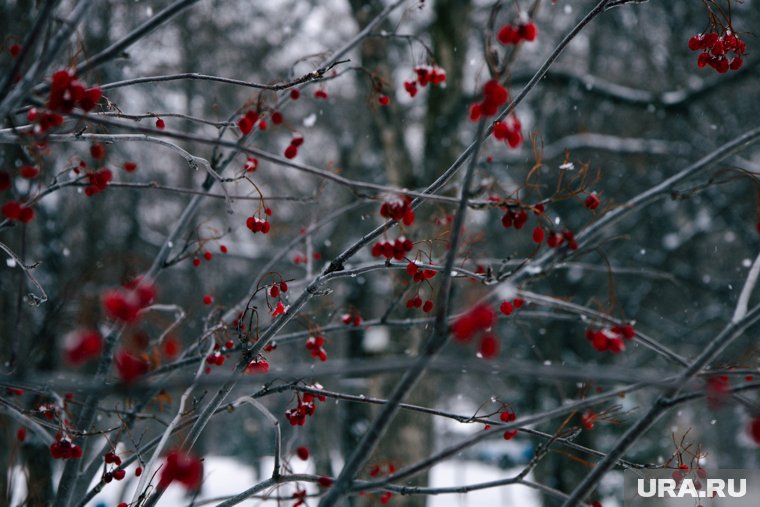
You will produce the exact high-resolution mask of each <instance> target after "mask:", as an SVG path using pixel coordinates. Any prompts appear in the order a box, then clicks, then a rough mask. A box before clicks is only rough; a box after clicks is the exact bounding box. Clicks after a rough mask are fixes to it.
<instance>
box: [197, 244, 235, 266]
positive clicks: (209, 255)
mask: <svg viewBox="0 0 760 507" xmlns="http://www.w3.org/2000/svg"><path fill="white" fill-rule="evenodd" d="M219 249H220V250H221V252H222V253H227V252H228V250H227V247H226V246H224V245H222V246H221V247H219ZM203 258H204V259H206V261H207V262H211V260H212V259H213V258H214V254H212V253H211V252H209V251H208V250H206V251H204V252H203ZM200 265H201V258H200V257H198V256H197V255H196V256H195V257H193V266H195V267H196V268H197V267H199V266H200Z"/></svg>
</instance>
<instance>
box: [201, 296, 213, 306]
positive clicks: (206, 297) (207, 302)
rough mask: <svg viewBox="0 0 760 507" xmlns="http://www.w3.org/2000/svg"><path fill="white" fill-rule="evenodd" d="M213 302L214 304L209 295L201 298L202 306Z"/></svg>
mask: <svg viewBox="0 0 760 507" xmlns="http://www.w3.org/2000/svg"><path fill="white" fill-rule="evenodd" d="M213 302H214V298H212V297H211V296H210V295H209V294H206V295H205V296H203V304H204V305H210V304H211V303H213Z"/></svg>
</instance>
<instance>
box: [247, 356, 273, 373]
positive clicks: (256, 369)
mask: <svg viewBox="0 0 760 507" xmlns="http://www.w3.org/2000/svg"><path fill="white" fill-rule="evenodd" d="M268 371H269V361H267V360H266V359H264V357H262V356H259V357H257V358H256V359H254V360H253V361H251V362H250V363H248V366H246V367H245V372H246V373H248V374H251V373H267V372H268Z"/></svg>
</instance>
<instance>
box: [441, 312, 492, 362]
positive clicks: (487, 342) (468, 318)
mask: <svg viewBox="0 0 760 507" xmlns="http://www.w3.org/2000/svg"><path fill="white" fill-rule="evenodd" d="M495 322H496V314H495V313H494V311H493V309H492V308H491V307H490V306H488V305H486V304H478V305H476V306H474V307H473V308H472V309H470V310H469V311H468V312H466V313H464V314H462V315H460V316H459V317H458V318H457V320H455V321H454V323H453V324H452V325H451V333H452V334H453V335H454V338H455V339H456V340H457V341H458V342H460V343H469V342H471V341H472V339H473V338H474V337H475V336H480V346H479V353H480V355H481V356H482V357H483V358H484V359H491V358H493V357H496V356H497V355H498V354H499V340H498V338H496V336H494V335H493V334H492V333H491V328H492V327H493V325H494V323H495Z"/></svg>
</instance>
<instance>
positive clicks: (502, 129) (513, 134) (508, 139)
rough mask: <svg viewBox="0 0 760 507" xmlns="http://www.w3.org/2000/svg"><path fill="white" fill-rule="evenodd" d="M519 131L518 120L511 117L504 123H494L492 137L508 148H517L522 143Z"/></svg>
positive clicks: (520, 127)
mask: <svg viewBox="0 0 760 507" xmlns="http://www.w3.org/2000/svg"><path fill="white" fill-rule="evenodd" d="M481 107H482V106H481ZM521 129H522V124H521V123H520V119H519V118H517V116H514V115H512V116H510V117H509V118H507V119H506V120H505V121H497V122H494V124H493V137H494V139H497V140H499V141H504V142H505V143H506V144H507V146H509V147H510V148H518V147H519V146H520V145H521V144H522V141H523V136H522V131H521Z"/></svg>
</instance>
